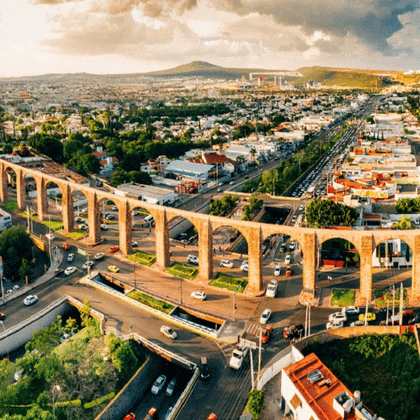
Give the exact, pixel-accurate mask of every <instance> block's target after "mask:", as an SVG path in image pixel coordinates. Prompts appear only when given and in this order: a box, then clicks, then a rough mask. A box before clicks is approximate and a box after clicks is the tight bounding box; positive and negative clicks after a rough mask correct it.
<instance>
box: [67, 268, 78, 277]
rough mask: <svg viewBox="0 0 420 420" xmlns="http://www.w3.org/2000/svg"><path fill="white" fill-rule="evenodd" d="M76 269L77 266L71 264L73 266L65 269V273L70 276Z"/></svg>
mask: <svg viewBox="0 0 420 420" xmlns="http://www.w3.org/2000/svg"><path fill="white" fill-rule="evenodd" d="M76 270H77V268H76V267H73V266H71V267H67V268H66V269H65V270H64V274H65V275H66V276H69V275H70V274H73V273H74V272H75V271H76Z"/></svg>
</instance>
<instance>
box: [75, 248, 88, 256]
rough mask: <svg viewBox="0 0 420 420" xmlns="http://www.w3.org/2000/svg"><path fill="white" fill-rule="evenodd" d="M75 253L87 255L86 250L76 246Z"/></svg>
mask: <svg viewBox="0 0 420 420" xmlns="http://www.w3.org/2000/svg"><path fill="white" fill-rule="evenodd" d="M77 253H78V254H81V255H85V256H86V255H87V252H86V251H85V250H84V249H82V248H77Z"/></svg>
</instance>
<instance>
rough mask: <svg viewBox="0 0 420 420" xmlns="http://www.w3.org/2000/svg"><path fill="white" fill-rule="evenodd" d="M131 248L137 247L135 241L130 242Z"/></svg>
mask: <svg viewBox="0 0 420 420" xmlns="http://www.w3.org/2000/svg"><path fill="white" fill-rule="evenodd" d="M131 246H132V247H134V248H135V247H137V246H139V243H138V242H137V241H132V242H131Z"/></svg>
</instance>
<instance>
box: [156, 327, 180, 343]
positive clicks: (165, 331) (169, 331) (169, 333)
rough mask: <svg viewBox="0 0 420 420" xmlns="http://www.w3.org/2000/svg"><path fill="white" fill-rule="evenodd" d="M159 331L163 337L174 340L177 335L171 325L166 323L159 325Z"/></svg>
mask: <svg viewBox="0 0 420 420" xmlns="http://www.w3.org/2000/svg"><path fill="white" fill-rule="evenodd" d="M160 332H161V333H162V334H163V335H164V336H165V337H168V338H171V339H172V340H175V339H176V338H177V337H178V335H177V333H176V332H175V331H174V330H173V329H172V328H171V327H168V326H167V325H162V326H161V327H160Z"/></svg>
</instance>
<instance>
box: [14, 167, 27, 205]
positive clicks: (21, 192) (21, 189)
mask: <svg viewBox="0 0 420 420" xmlns="http://www.w3.org/2000/svg"><path fill="white" fill-rule="evenodd" d="M16 200H17V205H18V209H19V210H23V209H24V208H25V206H26V189H25V175H24V174H23V173H22V170H21V169H18V170H17V171H16Z"/></svg>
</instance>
